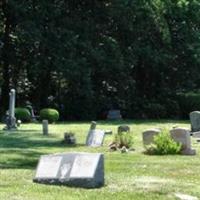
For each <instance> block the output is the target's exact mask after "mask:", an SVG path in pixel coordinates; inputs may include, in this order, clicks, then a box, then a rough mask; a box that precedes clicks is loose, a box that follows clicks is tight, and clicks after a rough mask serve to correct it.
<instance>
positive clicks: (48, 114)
mask: <svg viewBox="0 0 200 200" xmlns="http://www.w3.org/2000/svg"><path fill="white" fill-rule="evenodd" d="M40 119H41V120H44V119H46V120H48V121H49V122H50V123H53V122H56V121H58V119H59V112H58V111H57V110H56V109H52V108H44V109H42V110H40Z"/></svg>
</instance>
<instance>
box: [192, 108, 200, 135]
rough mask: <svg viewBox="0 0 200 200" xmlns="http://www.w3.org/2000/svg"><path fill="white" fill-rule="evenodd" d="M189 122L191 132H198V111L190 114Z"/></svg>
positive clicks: (199, 114) (199, 129) (199, 118)
mask: <svg viewBox="0 0 200 200" xmlns="http://www.w3.org/2000/svg"><path fill="white" fill-rule="evenodd" d="M190 122H191V130H192V132H197V131H200V111H193V112H191V113H190Z"/></svg>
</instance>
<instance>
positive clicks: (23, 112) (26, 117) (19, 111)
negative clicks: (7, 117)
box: [15, 108, 31, 122]
mask: <svg viewBox="0 0 200 200" xmlns="http://www.w3.org/2000/svg"><path fill="white" fill-rule="evenodd" d="M15 117H16V119H17V120H21V121H22V122H30V121H31V113H30V112H29V110H28V109H27V108H15Z"/></svg>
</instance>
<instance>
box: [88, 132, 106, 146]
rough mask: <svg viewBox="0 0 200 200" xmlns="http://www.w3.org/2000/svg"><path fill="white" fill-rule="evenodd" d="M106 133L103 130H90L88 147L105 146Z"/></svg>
mask: <svg viewBox="0 0 200 200" xmlns="http://www.w3.org/2000/svg"><path fill="white" fill-rule="evenodd" d="M104 136H105V132H104V131H103V130H97V129H95V130H90V131H89V133H88V137H87V141H86V145H87V146H92V147H99V146H101V145H102V144H103V140H104Z"/></svg>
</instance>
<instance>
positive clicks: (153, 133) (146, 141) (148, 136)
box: [142, 128, 161, 146]
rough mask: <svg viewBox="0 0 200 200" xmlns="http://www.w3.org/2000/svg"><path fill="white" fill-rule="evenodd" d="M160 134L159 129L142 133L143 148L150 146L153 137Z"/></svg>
mask: <svg viewBox="0 0 200 200" xmlns="http://www.w3.org/2000/svg"><path fill="white" fill-rule="evenodd" d="M160 132H161V130H160V129H156V128H154V129H148V130H146V131H144V132H143V133H142V136H143V144H144V146H146V145H150V144H152V143H153V142H154V136H156V135H158V134H159V133H160Z"/></svg>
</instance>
